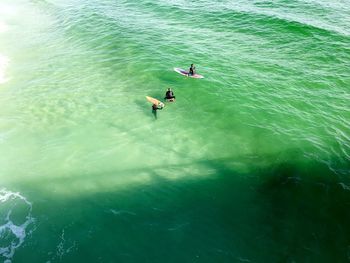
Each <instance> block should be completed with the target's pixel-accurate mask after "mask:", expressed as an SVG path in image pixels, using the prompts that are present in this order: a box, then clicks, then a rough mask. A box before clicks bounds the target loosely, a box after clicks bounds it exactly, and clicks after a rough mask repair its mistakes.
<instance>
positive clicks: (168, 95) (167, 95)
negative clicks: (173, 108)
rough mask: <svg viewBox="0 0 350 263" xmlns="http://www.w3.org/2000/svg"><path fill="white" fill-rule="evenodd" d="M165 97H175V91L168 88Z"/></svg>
mask: <svg viewBox="0 0 350 263" xmlns="http://www.w3.org/2000/svg"><path fill="white" fill-rule="evenodd" d="M165 99H168V100H169V99H175V96H174V93H173V92H172V91H171V90H168V91H167V92H166V94H165Z"/></svg>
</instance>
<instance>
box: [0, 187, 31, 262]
mask: <svg viewBox="0 0 350 263" xmlns="http://www.w3.org/2000/svg"><path fill="white" fill-rule="evenodd" d="M18 203H21V205H23V203H24V204H26V205H27V207H28V214H27V215H26V216H25V218H23V220H24V222H23V223H21V224H19V225H16V224H15V223H13V222H12V220H11V214H12V210H13V209H14V208H15V207H16V204H18ZM5 204H10V205H9V206H6V207H9V208H7V209H9V210H8V211H7V215H6V218H5V220H6V223H5V224H3V225H1V226H0V238H1V237H3V236H7V237H9V235H8V234H9V233H12V236H13V237H11V238H9V239H10V240H8V242H7V243H8V244H6V245H5V246H3V247H0V258H1V257H2V258H3V259H4V262H8V263H9V262H11V260H12V257H13V255H14V254H15V251H16V250H17V249H18V248H19V247H20V246H21V245H22V244H23V242H24V240H25V238H26V229H27V227H28V226H29V225H30V224H32V223H33V222H34V218H33V217H32V215H31V213H32V204H31V203H30V202H29V201H28V200H27V199H26V198H25V197H23V196H22V195H20V193H14V192H11V191H7V190H5V189H0V208H1V206H3V205H5Z"/></svg>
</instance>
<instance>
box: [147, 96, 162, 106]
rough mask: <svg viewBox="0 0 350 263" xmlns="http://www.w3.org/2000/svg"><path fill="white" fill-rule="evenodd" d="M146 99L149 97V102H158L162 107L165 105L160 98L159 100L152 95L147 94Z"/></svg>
mask: <svg viewBox="0 0 350 263" xmlns="http://www.w3.org/2000/svg"><path fill="white" fill-rule="evenodd" d="M146 99H147V100H148V101H149V102H151V103H152V104H156V105H159V106H161V107H164V103H163V102H161V101H160V100H157V99H155V98H152V97H150V96H146Z"/></svg>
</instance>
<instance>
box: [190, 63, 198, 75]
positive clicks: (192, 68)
mask: <svg viewBox="0 0 350 263" xmlns="http://www.w3.org/2000/svg"><path fill="white" fill-rule="evenodd" d="M195 74H196V67H195V66H194V65H193V64H191V67H190V69H189V70H188V76H193V75H195Z"/></svg>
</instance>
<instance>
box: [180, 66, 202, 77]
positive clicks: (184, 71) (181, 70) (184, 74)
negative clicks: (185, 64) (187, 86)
mask: <svg viewBox="0 0 350 263" xmlns="http://www.w3.org/2000/svg"><path fill="white" fill-rule="evenodd" d="M174 71H175V72H177V73H179V74H181V75H182V76H186V77H190V78H194V79H203V78H204V76H202V75H199V74H194V75H190V76H189V75H188V71H186V70H184V69H182V68H174Z"/></svg>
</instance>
